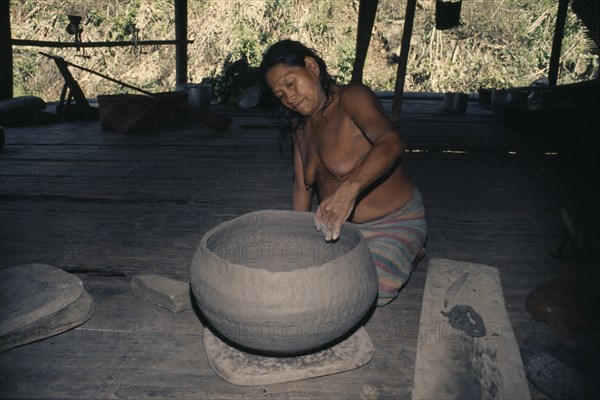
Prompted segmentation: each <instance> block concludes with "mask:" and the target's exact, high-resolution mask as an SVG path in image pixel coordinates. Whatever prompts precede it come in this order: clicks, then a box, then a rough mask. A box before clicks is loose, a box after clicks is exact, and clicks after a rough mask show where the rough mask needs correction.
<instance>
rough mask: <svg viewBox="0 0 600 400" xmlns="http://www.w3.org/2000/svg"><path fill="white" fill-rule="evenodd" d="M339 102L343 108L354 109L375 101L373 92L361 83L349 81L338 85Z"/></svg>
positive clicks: (375, 97)
mask: <svg viewBox="0 0 600 400" xmlns="http://www.w3.org/2000/svg"><path fill="white" fill-rule="evenodd" d="M339 96H340V104H341V105H342V107H344V108H345V109H356V108H357V107H358V108H360V107H364V106H368V105H372V104H373V102H377V101H378V100H377V96H376V95H375V92H373V90H371V88H369V87H368V86H365V85H364V84H362V83H351V84H348V85H344V86H340V92H339Z"/></svg>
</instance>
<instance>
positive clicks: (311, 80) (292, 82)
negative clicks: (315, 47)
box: [266, 57, 325, 117]
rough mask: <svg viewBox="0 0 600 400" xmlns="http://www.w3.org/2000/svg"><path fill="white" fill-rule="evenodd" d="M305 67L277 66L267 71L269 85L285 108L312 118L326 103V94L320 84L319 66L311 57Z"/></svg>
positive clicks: (306, 59)
mask: <svg viewBox="0 0 600 400" xmlns="http://www.w3.org/2000/svg"><path fill="white" fill-rule="evenodd" d="M304 61H305V63H306V66H305V67H296V66H293V67H290V66H287V65H284V64H277V65H275V66H274V67H272V68H271V69H269V70H268V71H267V76H266V78H267V84H268V85H269V87H270V88H271V91H272V92H273V94H274V95H275V97H276V98H277V99H279V101H280V102H281V104H283V105H284V106H285V107H287V108H289V109H290V110H293V111H296V112H297V113H299V114H300V115H302V116H304V117H310V116H311V115H313V114H314V113H315V112H317V111H318V110H320V109H321V108H322V107H323V104H324V103H325V93H324V92H323V89H322V88H321V83H320V82H319V66H318V64H317V63H316V62H315V60H314V59H312V58H311V57H306V58H305V59H304Z"/></svg>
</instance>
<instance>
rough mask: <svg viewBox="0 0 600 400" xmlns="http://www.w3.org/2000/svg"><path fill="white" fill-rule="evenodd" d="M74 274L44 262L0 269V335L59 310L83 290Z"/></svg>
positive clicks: (75, 298)
mask: <svg viewBox="0 0 600 400" xmlns="http://www.w3.org/2000/svg"><path fill="white" fill-rule="evenodd" d="M83 291H84V289H83V284H82V282H81V280H80V279H79V278H78V277H76V276H75V275H72V274H69V273H68V272H65V271H63V270H61V269H59V268H56V267H53V266H52V265H48V264H22V265H17V266H14V267H8V268H4V269H1V270H0V321H1V322H2V332H1V335H2V336H4V335H6V334H8V333H10V332H12V331H16V330H19V329H21V328H22V327H25V326H28V325H31V324H32V323H34V322H35V321H38V320H40V319H42V318H44V317H47V316H49V315H51V314H54V313H56V312H57V311H59V310H62V309H63V308H65V307H66V306H68V305H69V304H71V303H73V302H74V301H75V300H77V299H79V298H80V297H81V295H82V293H83Z"/></svg>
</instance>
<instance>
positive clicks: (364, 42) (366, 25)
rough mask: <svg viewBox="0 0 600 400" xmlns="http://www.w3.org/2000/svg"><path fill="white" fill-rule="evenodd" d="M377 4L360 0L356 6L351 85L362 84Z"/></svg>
mask: <svg viewBox="0 0 600 400" xmlns="http://www.w3.org/2000/svg"><path fill="white" fill-rule="evenodd" d="M378 3H379V0H360V4H359V6H358V29H357V32H356V51H355V58H354V66H353V68H352V83H362V79H363V69H364V67H365V60H366V59H367V52H368V51H369V42H370V41H371V32H372V31H373V24H374V23H375V14H377V4H378Z"/></svg>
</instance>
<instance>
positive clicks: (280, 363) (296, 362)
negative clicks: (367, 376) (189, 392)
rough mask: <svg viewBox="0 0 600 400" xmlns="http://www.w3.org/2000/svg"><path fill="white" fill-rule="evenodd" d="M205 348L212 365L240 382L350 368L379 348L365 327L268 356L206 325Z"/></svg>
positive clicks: (283, 379)
mask: <svg viewBox="0 0 600 400" xmlns="http://www.w3.org/2000/svg"><path fill="white" fill-rule="evenodd" d="M204 348H205V350H206V355H207V357H208V361H209V363H210V366H211V368H212V369H213V370H214V371H215V373H216V374H217V375H219V376H220V377H221V378H223V379H225V380H226V381H228V382H230V383H233V384H234V385H239V386H255V385H270V384H274V383H282V382H289V381H296V380H301V379H307V378H314V377H317V376H323V375H331V374H337V373H340V372H345V371H350V370H353V369H356V368H359V367H362V366H363V365H365V364H367V363H368V362H369V361H371V359H372V358H373V355H374V354H375V348H374V347H373V343H372V342H371V338H370V337H369V334H368V333H367V331H366V330H365V329H364V328H363V327H361V328H359V329H358V330H357V331H356V332H355V333H354V334H352V335H351V336H349V337H348V338H347V339H345V340H343V341H341V342H340V343H338V344H336V345H335V346H333V347H330V348H328V349H325V350H321V351H318V352H316V353H312V354H308V355H304V356H298V357H265V356H260V355H255V354H250V353H246V352H243V351H241V350H238V349H236V348H234V347H232V346H230V345H228V344H226V343H224V342H223V341H222V340H221V339H219V338H218V337H216V336H215V335H214V334H213V333H212V332H211V331H210V330H209V329H208V328H205V329H204Z"/></svg>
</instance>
